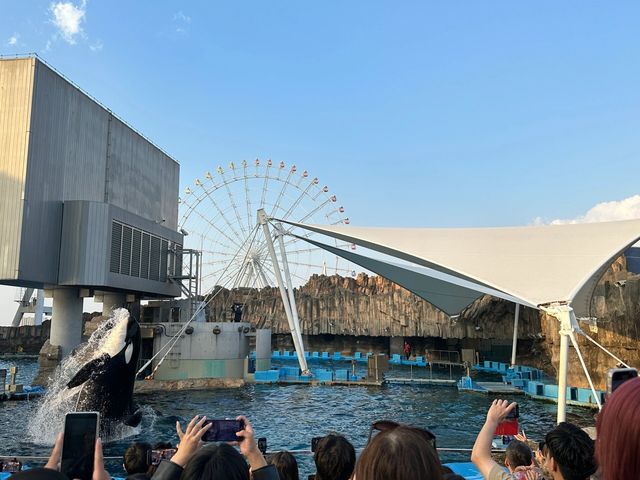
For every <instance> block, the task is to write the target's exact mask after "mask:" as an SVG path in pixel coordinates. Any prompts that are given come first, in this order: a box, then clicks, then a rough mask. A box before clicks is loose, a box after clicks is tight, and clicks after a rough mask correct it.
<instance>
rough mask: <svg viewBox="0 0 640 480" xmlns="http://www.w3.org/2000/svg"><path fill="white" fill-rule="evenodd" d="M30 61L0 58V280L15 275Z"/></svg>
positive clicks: (25, 158)
mask: <svg viewBox="0 0 640 480" xmlns="http://www.w3.org/2000/svg"><path fill="white" fill-rule="evenodd" d="M34 62H35V60H32V59H30V60H29V61H24V60H7V61H3V62H0V281H1V280H12V279H16V278H17V277H18V268H19V254H20V228H21V224H22V208H23V202H22V196H23V191H24V184H25V175H26V165H27V145H28V141H29V123H30V117H31V97H32V91H33V68H34Z"/></svg>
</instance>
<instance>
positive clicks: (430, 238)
mask: <svg viewBox="0 0 640 480" xmlns="http://www.w3.org/2000/svg"><path fill="white" fill-rule="evenodd" d="M278 221H280V222H283V223H287V224H290V225H294V226H296V227H300V228H302V229H305V230H308V231H313V232H316V233H320V234H323V235H327V236H329V237H333V238H338V239H341V240H344V241H347V242H350V243H354V244H356V245H360V246H362V247H366V248H369V249H371V250H374V251H377V252H380V253H383V254H385V255H389V256H391V257H394V258H396V259H399V260H403V261H406V262H410V263H413V264H415V265H414V266H407V265H402V264H396V263H392V262H387V261H382V260H379V259H374V258H371V257H368V256H364V255H358V254H355V253H354V252H349V251H345V250H341V249H337V248H335V247H330V246H329V245H325V244H322V243H320V242H313V241H312V240H310V239H308V238H304V237H301V238H303V239H305V240H306V241H308V242H311V243H315V244H316V245H319V246H321V247H322V248H327V249H329V250H331V251H333V252H334V253H336V254H337V255H340V256H342V257H344V258H346V259H348V260H350V261H352V262H354V263H357V264H359V265H361V266H362V267H364V268H366V269H368V270H371V271H373V272H376V273H378V274H380V275H382V276H385V277H387V278H389V279H390V280H392V281H393V282H395V283H397V284H399V285H402V286H403V287H405V288H407V289H408V290H410V291H412V292H414V293H415V294H417V295H419V296H421V297H422V298H424V299H425V300H427V301H429V302H430V303H432V304H434V305H435V306H437V307H439V308H441V309H443V310H444V311H445V312H447V313H457V312H459V311H460V310H461V309H462V308H464V307H465V306H466V305H469V304H470V303H472V302H473V301H474V300H475V299H476V298H478V296H479V295H478V294H477V293H475V292H481V293H489V294H490V295H494V296H496V297H499V298H505V299H507V300H510V301H515V302H517V303H521V304H523V305H528V306H532V307H539V306H542V305H548V304H551V303H556V302H557V303H563V304H569V305H571V306H572V307H573V309H574V311H575V314H576V316H577V317H581V316H590V315H589V313H590V304H591V297H592V294H593V290H594V288H595V286H596V284H597V282H598V280H599V279H600V278H601V277H602V275H603V274H604V272H605V271H606V269H607V268H608V267H609V265H610V264H611V262H613V260H614V259H615V258H617V257H618V256H619V255H620V254H622V252H624V251H625V250H626V249H627V248H628V247H630V246H631V245H633V244H634V243H636V242H637V241H638V240H640V220H627V221H618V222H604V223H582V224H571V225H544V226H529V227H503V228H377V227H352V226H342V225H340V226H324V225H305V224H300V223H295V222H288V221H286V220H278ZM416 265H417V266H418V267H416ZM420 267H426V268H420Z"/></svg>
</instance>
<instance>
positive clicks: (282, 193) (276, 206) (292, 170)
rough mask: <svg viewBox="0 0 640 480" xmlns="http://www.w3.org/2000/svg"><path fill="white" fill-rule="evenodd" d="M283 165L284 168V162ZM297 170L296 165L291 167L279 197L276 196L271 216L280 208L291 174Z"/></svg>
mask: <svg viewBox="0 0 640 480" xmlns="http://www.w3.org/2000/svg"><path fill="white" fill-rule="evenodd" d="M281 165H282V168H284V164H281ZM295 171H296V166H295V165H293V166H292V167H291V168H290V169H289V174H288V175H287V178H286V179H285V181H284V182H283V183H282V188H281V189H280V193H279V194H278V197H277V198H276V202H275V204H274V205H273V208H272V209H271V215H269V217H273V216H274V215H275V213H276V211H277V210H278V208H280V202H281V201H282V198H283V197H284V194H285V192H286V191H287V187H288V186H289V185H290V181H291V176H292V175H293V174H294V173H295ZM278 173H279V172H278ZM278 176H279V175H278Z"/></svg>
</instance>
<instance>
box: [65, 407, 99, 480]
mask: <svg viewBox="0 0 640 480" xmlns="http://www.w3.org/2000/svg"><path fill="white" fill-rule="evenodd" d="M98 425H100V414H99V413H98V412H74V413H67V416H66V417H65V419H64V439H63V442H62V462H61V465H60V471H61V472H62V473H64V474H65V475H66V476H67V477H69V478H74V479H75V478H77V479H80V480H91V476H92V475H93V454H94V452H95V446H96V439H97V438H98Z"/></svg>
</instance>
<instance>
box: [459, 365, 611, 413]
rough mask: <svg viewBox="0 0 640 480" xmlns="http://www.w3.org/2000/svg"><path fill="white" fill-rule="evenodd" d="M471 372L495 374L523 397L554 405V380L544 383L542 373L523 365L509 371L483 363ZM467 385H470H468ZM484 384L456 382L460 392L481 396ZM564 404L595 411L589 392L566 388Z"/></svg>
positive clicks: (585, 389) (555, 390) (555, 392)
mask: <svg viewBox="0 0 640 480" xmlns="http://www.w3.org/2000/svg"><path fill="white" fill-rule="evenodd" d="M471 368H472V370H475V371H478V372H485V373H494V374H498V375H500V376H501V378H502V383H503V384H504V385H509V386H511V387H514V388H517V389H519V390H521V391H522V392H523V393H524V394H525V395H526V396H528V397H530V398H533V399H536V400H542V401H546V402H556V403H557V401H558V386H557V384H556V383H555V379H548V378H546V377H545V375H544V372H543V371H542V370H539V369H537V368H534V367H529V366H526V365H514V366H513V367H510V366H509V365H508V364H506V363H501V362H494V361H491V360H485V361H484V362H482V363H481V364H478V365H473V366H472V367H471ZM469 382H471V384H469ZM482 383H486V382H473V381H471V379H470V378H468V377H463V378H462V379H461V380H460V381H459V382H458V388H459V390H461V391H476V392H482V391H483V389H482V388H481V387H479V386H478V385H479V384H482ZM596 394H597V395H598V396H599V398H598V399H599V400H600V402H601V403H603V402H604V395H605V392H602V391H599V390H596ZM567 404H568V405H574V406H577V407H588V408H597V403H596V400H595V398H594V395H593V392H592V391H591V389H589V388H579V387H567Z"/></svg>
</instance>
